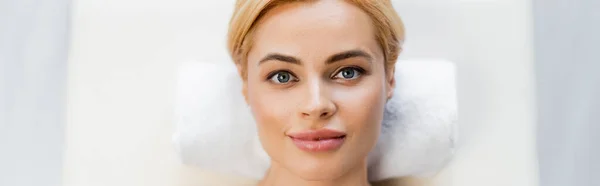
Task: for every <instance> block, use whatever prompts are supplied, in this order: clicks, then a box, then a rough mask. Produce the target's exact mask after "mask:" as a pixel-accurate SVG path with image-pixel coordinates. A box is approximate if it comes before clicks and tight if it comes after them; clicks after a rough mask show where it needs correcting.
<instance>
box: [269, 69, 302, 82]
mask: <svg viewBox="0 0 600 186" xmlns="http://www.w3.org/2000/svg"><path fill="white" fill-rule="evenodd" d="M269 80H270V81H271V82H273V83H276V84H288V83H290V82H293V81H297V80H298V79H297V78H296V77H294V75H292V74H291V73H289V72H286V71H279V72H276V73H275V74H273V75H271V76H270V77H269Z"/></svg>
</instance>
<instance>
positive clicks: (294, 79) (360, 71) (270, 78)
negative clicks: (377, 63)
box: [266, 66, 366, 85]
mask: <svg viewBox="0 0 600 186" xmlns="http://www.w3.org/2000/svg"><path fill="white" fill-rule="evenodd" d="M346 69H351V70H354V71H356V72H358V74H357V75H356V76H357V77H355V78H352V79H348V80H349V81H352V80H355V79H358V78H360V77H361V76H362V75H365V74H366V70H365V69H363V68H361V67H357V66H346V67H342V68H340V69H339V70H337V71H335V73H333V75H332V76H330V78H331V79H336V78H335V77H336V76H337V75H338V74H340V73H341V72H342V71H343V70H346ZM280 73H287V74H289V75H290V80H289V81H291V82H298V78H297V77H296V75H295V74H294V73H292V72H290V71H289V70H277V71H273V72H271V73H269V75H268V76H267V78H266V80H267V81H271V82H272V83H274V84H279V85H286V84H289V83H290V82H286V83H275V82H273V78H274V77H275V76H276V75H278V74H280ZM337 79H342V80H344V78H337Z"/></svg>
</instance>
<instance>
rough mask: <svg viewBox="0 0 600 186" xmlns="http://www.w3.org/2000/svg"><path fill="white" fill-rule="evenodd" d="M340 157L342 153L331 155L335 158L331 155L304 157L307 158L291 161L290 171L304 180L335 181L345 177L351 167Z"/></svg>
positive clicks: (289, 164)
mask: <svg viewBox="0 0 600 186" xmlns="http://www.w3.org/2000/svg"><path fill="white" fill-rule="evenodd" d="M340 155H341V153H340V152H338V154H335V155H331V156H334V157H331V156H329V155H324V156H314V155H303V156H305V157H302V158H294V159H290V160H289V161H290V162H289V163H288V169H289V170H290V171H291V172H293V173H294V174H296V175H298V176H299V177H301V178H303V179H304V180H309V181H323V180H334V179H336V178H339V177H341V176H342V175H344V174H345V173H346V172H347V171H348V170H347V169H348V168H350V167H351V165H350V164H349V162H344V161H342V159H344V158H342V157H339V156H340ZM306 156H310V157H306ZM342 156H343V155H342Z"/></svg>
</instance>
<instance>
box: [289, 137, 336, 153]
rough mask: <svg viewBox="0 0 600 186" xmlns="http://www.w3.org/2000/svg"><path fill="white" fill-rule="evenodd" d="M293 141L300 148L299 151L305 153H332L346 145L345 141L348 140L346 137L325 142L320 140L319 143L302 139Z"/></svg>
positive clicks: (325, 140)
mask: <svg viewBox="0 0 600 186" xmlns="http://www.w3.org/2000/svg"><path fill="white" fill-rule="evenodd" d="M291 139H292V141H293V142H294V145H296V147H298V148H299V149H302V150H304V151H309V152H325V151H331V150H335V149H338V148H340V147H341V146H342V144H344V140H345V139H346V137H343V138H331V139H324V140H318V141H315V140H300V139H294V138H291Z"/></svg>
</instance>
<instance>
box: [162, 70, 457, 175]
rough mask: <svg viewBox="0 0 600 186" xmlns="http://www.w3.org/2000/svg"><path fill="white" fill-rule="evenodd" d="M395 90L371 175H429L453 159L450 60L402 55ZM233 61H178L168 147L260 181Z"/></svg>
mask: <svg viewBox="0 0 600 186" xmlns="http://www.w3.org/2000/svg"><path fill="white" fill-rule="evenodd" d="M395 76H396V90H395V92H394V96H393V97H392V99H390V100H389V101H388V103H387V105H386V109H385V114H384V120H383V123H382V124H383V127H382V131H381V135H380V140H379V141H378V143H377V145H376V147H375V149H374V150H373V151H372V152H371V154H370V155H369V180H371V181H378V180H383V179H388V178H394V177H403V176H417V177H423V176H431V175H433V174H435V173H437V172H438V171H439V170H440V169H441V168H442V167H443V166H444V165H446V164H447V162H448V161H449V160H450V159H451V157H452V155H453V153H454V149H455V142H456V138H457V131H456V129H457V127H456V125H457V124H456V122H457V105H456V87H455V72H454V65H453V63H451V62H448V61H444V60H401V61H399V62H398V63H397V64H396V73H395ZM241 83H242V82H241V79H240V78H239V76H238V74H237V71H236V69H235V66H234V65H233V64H232V63H231V62H223V63H208V62H189V63H185V64H184V65H183V66H181V68H180V71H179V82H178V85H177V86H178V87H177V98H176V113H175V114H176V122H177V129H176V132H175V134H174V136H173V141H174V144H175V146H176V148H177V151H178V153H179V155H180V157H181V160H182V161H183V163H185V164H189V165H195V166H198V167H200V168H202V169H206V170H211V171H216V172H220V173H227V174H235V175H240V176H245V177H248V178H254V179H261V178H262V177H263V176H264V173H265V171H266V170H267V168H268V167H269V163H270V162H269V157H268V155H267V154H266V153H265V151H264V150H263V149H262V147H261V145H260V142H259V141H258V136H257V134H256V126H255V123H254V120H253V118H252V116H251V114H250V111H249V108H248V106H247V104H246V103H245V101H244V98H243V95H242V94H241V87H242V85H241Z"/></svg>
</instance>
